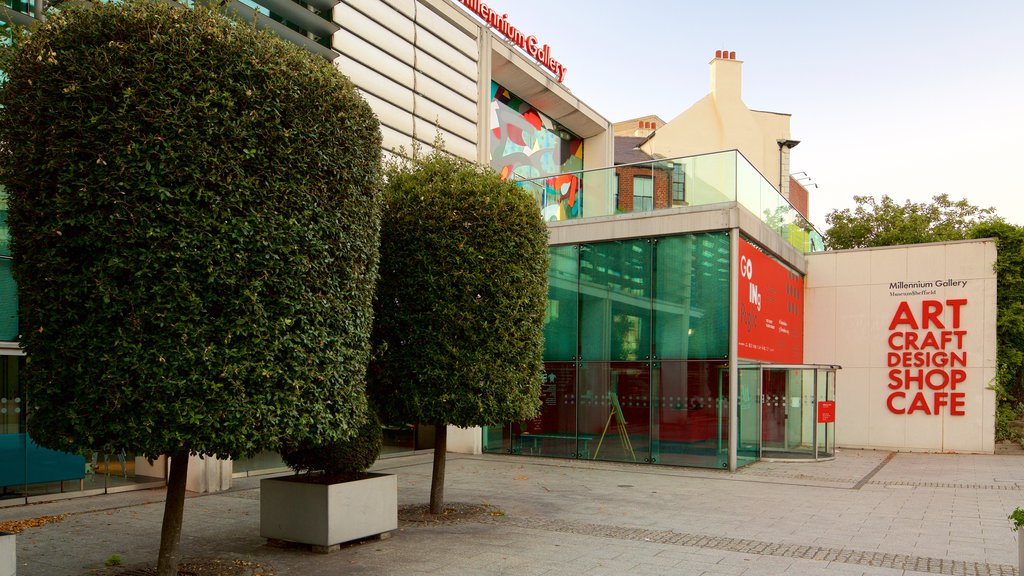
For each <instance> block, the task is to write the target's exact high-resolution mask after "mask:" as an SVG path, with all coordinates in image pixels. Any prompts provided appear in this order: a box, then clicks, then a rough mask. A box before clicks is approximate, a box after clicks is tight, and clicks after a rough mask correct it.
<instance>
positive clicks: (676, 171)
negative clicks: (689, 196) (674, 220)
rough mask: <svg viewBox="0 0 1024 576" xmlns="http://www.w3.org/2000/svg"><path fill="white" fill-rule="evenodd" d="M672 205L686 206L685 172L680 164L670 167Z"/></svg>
mask: <svg viewBox="0 0 1024 576" xmlns="http://www.w3.org/2000/svg"><path fill="white" fill-rule="evenodd" d="M672 205H673V206H685V205H686V171H685V170H684V168H683V165H682V164H673V165H672Z"/></svg>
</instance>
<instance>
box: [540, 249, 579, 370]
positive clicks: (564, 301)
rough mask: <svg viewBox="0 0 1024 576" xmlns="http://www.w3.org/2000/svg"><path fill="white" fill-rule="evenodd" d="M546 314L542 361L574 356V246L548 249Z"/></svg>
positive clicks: (576, 274)
mask: <svg viewBox="0 0 1024 576" xmlns="http://www.w3.org/2000/svg"><path fill="white" fill-rule="evenodd" d="M548 252H549V254H550V255H551V264H550V267H549V268H548V311H547V317H546V318H545V320H544V360H548V361H557V360H572V359H573V358H575V357H576V331H577V330H576V329H577V319H578V316H577V302H578V299H579V263H578V262H577V255H578V254H579V250H578V249H577V248H576V246H574V245H573V246H552V247H550V248H549V249H548Z"/></svg>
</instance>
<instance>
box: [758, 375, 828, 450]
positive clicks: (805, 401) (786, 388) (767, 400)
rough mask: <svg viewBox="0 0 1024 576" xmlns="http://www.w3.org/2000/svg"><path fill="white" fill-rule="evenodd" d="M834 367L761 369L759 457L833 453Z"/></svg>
mask: <svg viewBox="0 0 1024 576" xmlns="http://www.w3.org/2000/svg"><path fill="white" fill-rule="evenodd" d="M836 369H837V367H835V366H767V365H766V366H761V368H760V374H761V378H760V381H761V398H760V400H761V402H760V408H761V409H760V415H761V458H763V459H771V460H821V459H829V458H832V457H833V456H834V454H835V433H834V429H833V427H834V421H835V370H836Z"/></svg>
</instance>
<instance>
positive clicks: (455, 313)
mask: <svg viewBox="0 0 1024 576" xmlns="http://www.w3.org/2000/svg"><path fill="white" fill-rule="evenodd" d="M385 174H386V176H387V181H388V183H387V186H386V188H385V196H386V198H387V216H386V217H385V219H384V222H383V224H382V228H381V268H380V282H379V283H378V286H377V297H376V300H375V303H374V310H375V320H374V327H373V343H374V348H375V350H374V360H373V362H372V363H371V369H370V373H369V376H368V381H367V386H368V389H369V391H370V396H371V397H372V398H373V399H374V401H375V403H376V404H377V405H378V406H380V408H381V410H382V414H381V416H382V417H383V418H384V419H385V420H386V421H392V422H422V423H425V424H454V425H457V426H461V427H468V426H479V425H494V424H498V423H505V422H510V421H513V420H517V419H522V418H527V417H530V416H532V415H533V414H534V413H535V412H536V410H537V408H538V407H539V405H540V399H539V396H540V384H541V372H542V364H541V355H542V352H543V337H544V336H543V325H544V315H545V309H546V306H547V268H548V252H547V229H546V227H545V225H544V223H543V221H542V220H541V217H540V213H539V211H538V209H537V206H536V204H535V203H534V202H533V200H532V199H531V198H530V196H529V195H528V194H526V193H525V192H523V190H522V189H521V188H519V187H517V186H515V185H514V184H511V183H508V182H503V181H502V180H501V178H500V177H499V176H498V175H497V174H495V173H494V172H493V171H491V170H490V169H489V168H486V167H480V166H474V165H472V164H469V163H467V162H464V161H462V160H459V159H456V158H453V157H451V156H449V155H447V154H446V153H444V152H440V151H435V152H433V153H431V154H429V155H428V156H427V157H425V158H422V159H416V160H412V161H404V162H403V161H400V162H397V163H395V164H393V165H391V166H389V167H388V168H387V170H386V171H385Z"/></svg>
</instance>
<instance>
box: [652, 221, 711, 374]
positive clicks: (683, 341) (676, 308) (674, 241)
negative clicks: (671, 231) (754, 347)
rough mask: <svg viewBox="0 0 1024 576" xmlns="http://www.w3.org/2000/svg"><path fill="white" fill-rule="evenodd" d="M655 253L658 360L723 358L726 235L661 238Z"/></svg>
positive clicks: (656, 344)
mask: <svg viewBox="0 0 1024 576" xmlns="http://www.w3.org/2000/svg"><path fill="white" fill-rule="evenodd" d="M655 254H656V256H655V258H656V273H655V290H654V302H653V305H654V351H655V354H656V356H657V358H659V359H687V358H692V359H710V358H724V357H725V356H726V355H727V354H728V350H729V236H728V234H726V233H722V232H713V233H707V234H693V235H688V236H673V237H669V238H661V239H659V240H658V243H657V246H656V251H655Z"/></svg>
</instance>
